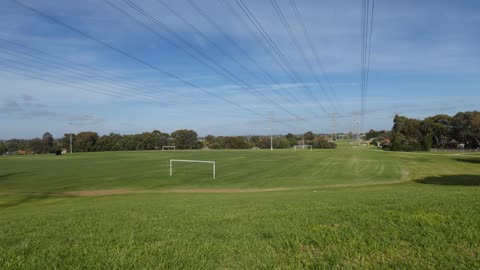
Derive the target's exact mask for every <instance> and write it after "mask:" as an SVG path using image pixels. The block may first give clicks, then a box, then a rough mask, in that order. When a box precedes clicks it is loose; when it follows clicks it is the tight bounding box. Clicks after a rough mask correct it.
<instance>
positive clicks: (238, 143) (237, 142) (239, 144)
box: [225, 136, 251, 149]
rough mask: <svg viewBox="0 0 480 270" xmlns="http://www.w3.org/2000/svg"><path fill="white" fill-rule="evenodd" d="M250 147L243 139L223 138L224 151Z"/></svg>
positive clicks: (239, 137)
mask: <svg viewBox="0 0 480 270" xmlns="http://www.w3.org/2000/svg"><path fill="white" fill-rule="evenodd" d="M250 146H251V145H250V143H249V142H248V141H247V140H246V139H245V137H241V136H237V137H225V149H248V148H250Z"/></svg>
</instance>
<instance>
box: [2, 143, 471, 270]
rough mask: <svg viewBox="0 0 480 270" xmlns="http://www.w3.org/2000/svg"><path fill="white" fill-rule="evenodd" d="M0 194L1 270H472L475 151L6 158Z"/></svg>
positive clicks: (344, 148) (344, 149) (347, 148)
mask: <svg viewBox="0 0 480 270" xmlns="http://www.w3.org/2000/svg"><path fill="white" fill-rule="evenodd" d="M171 158H175V159H196V160H212V161H216V162H217V179H215V180H213V179H212V172H211V166H210V165H208V164H175V167H174V175H173V176H172V177H170V176H169V159H171ZM0 194H1V195H0V268H4V269H10V268H36V269H38V268H49V269H50V268H62V269H64V268H108V269H113V268H137V269H138V268H163V269H165V268H168V269H171V268H177V269H185V268H196V269H205V268H207V269H209V268H229V269H232V268H233V269H238V268H240V269H251V268H268V269H271V268H329V269H330V268H347V269H348V268H371V269H381V268H409V269H411V268H417V269H450V268H452V266H453V267H457V268H463V269H478V268H480V155H479V154H475V153H471V154H469V153H433V152H430V153H394V152H382V151H376V150H374V149H367V148H366V147H361V146H353V145H350V144H348V143H343V144H340V146H339V148H337V149H335V150H314V151H297V152H294V151H293V150H276V151H273V152H270V151H267V150H231V151H223V150H210V151H205V150H196V151H175V152H174V151H145V152H105V153H78V154H73V155H63V156H59V157H56V156H46V155H37V156H10V157H1V158H0Z"/></svg>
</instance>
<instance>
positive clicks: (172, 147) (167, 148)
mask: <svg viewBox="0 0 480 270" xmlns="http://www.w3.org/2000/svg"><path fill="white" fill-rule="evenodd" d="M164 150H174V151H175V150H177V148H176V147H175V146H173V145H164V146H162V151H164Z"/></svg>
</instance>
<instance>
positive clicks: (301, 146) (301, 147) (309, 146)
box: [293, 144, 313, 151]
mask: <svg viewBox="0 0 480 270" xmlns="http://www.w3.org/2000/svg"><path fill="white" fill-rule="evenodd" d="M293 148H294V149H295V151H297V149H309V148H310V151H312V150H313V147H312V146H311V145H309V144H301V145H295V146H294V147H293Z"/></svg>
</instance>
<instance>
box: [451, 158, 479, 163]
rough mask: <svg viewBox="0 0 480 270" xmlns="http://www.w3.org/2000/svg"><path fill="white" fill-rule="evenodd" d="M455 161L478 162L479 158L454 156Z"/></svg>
mask: <svg viewBox="0 0 480 270" xmlns="http://www.w3.org/2000/svg"><path fill="white" fill-rule="evenodd" d="M455 160H456V161H460V162H467V163H472V164H480V158H455Z"/></svg>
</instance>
